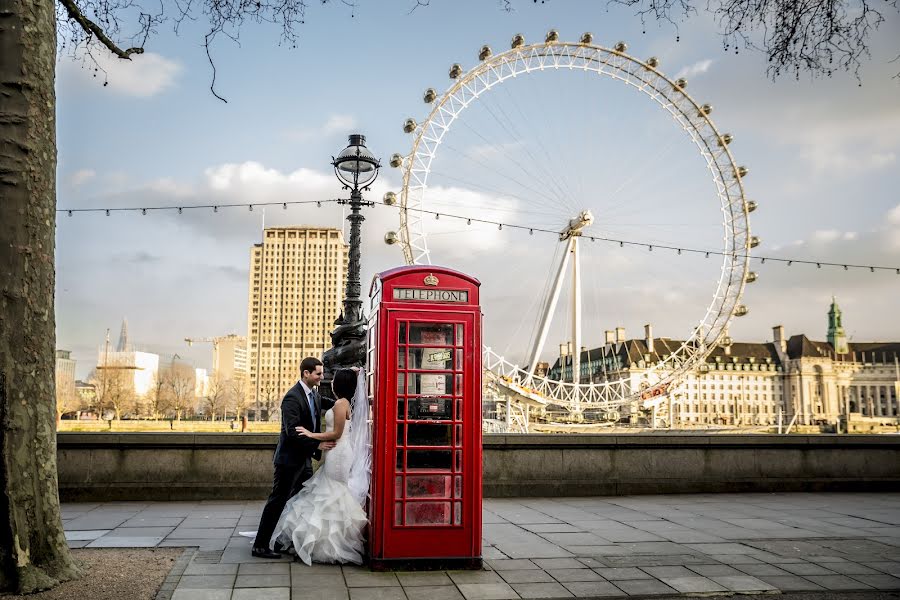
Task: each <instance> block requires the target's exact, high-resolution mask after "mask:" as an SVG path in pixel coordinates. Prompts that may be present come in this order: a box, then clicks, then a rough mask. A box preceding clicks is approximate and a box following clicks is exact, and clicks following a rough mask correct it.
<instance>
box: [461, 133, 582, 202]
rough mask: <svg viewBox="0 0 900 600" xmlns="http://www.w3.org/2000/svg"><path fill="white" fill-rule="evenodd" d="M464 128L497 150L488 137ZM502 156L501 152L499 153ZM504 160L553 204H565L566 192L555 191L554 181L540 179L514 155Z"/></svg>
mask: <svg viewBox="0 0 900 600" xmlns="http://www.w3.org/2000/svg"><path fill="white" fill-rule="evenodd" d="M463 126H464V127H466V128H467V129H468V130H469V131H470V132H471V133H473V134H474V135H475V136H477V137H478V138H479V139H480V140H482V141H483V142H485V143H486V144H487V146H488V147H490V148H494V149H496V145H493V144H492V143H491V142H490V140H488V138H487V137H485V136H484V134H483V133H481V132H480V131H478V130H477V129H475V128H474V127H472V126H471V125H469V124H468V123H465V122H463ZM498 154H500V152H498ZM504 158H505V159H507V160H508V161H509V162H510V163H511V164H512V165H514V166H515V167H517V168H518V170H519V171H520V172H521V173H522V175H524V176H525V177H526V178H527V179H529V180H530V181H531V187H532V188H539V189H541V190H543V191H542V192H539V193H540V195H542V196H544V197H545V198H547V199H548V200H550V201H553V202H565V201H566V200H565V192H564V191H563V190H561V189H554V188H553V182H552V181H546V180H544V179H541V178H540V177H538V175H537V174H536V173H535V172H534V171H533V170H531V169H529V168H528V167H526V166H525V165H524V164H522V162H521V161H520V160H518V159H517V158H516V157H515V155H514V154H513V153H507V154H505V155H504ZM472 160H475V161H476V162H479V165H480V166H481V167H482V168H484V169H489V168H490V167H489V165H487V164H485V163H484V162H483V161H477V159H475V158H474V157H472Z"/></svg>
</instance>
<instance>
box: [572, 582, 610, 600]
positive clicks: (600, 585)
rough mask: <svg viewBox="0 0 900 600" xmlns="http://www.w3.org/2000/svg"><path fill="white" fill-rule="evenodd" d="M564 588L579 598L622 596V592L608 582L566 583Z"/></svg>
mask: <svg viewBox="0 0 900 600" xmlns="http://www.w3.org/2000/svg"><path fill="white" fill-rule="evenodd" d="M563 587H565V588H566V589H567V590H569V591H570V592H571V593H572V595H573V596H576V597H578V598H599V597H603V596H621V595H622V590H621V589H619V588H617V587H616V586H615V585H613V584H611V583H610V582H608V581H579V582H573V583H564V584H563Z"/></svg>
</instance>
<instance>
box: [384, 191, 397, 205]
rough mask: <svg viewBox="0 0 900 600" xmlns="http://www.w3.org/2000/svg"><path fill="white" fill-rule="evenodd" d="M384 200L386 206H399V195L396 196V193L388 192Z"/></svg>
mask: <svg viewBox="0 0 900 600" xmlns="http://www.w3.org/2000/svg"><path fill="white" fill-rule="evenodd" d="M383 200H384V203H385V204H386V205H388V206H394V205H395V204H397V194H395V193H394V192H386V193H385V194H384V198H383Z"/></svg>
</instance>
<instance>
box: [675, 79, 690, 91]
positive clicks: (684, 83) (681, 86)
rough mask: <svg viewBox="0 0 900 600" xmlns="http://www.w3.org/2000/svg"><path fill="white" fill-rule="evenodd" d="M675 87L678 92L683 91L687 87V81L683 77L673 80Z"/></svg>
mask: <svg viewBox="0 0 900 600" xmlns="http://www.w3.org/2000/svg"><path fill="white" fill-rule="evenodd" d="M675 87H676V88H678V89H679V90H683V89H684V88H686V87H687V79H685V78H684V77H679V78H678V79H676V80H675Z"/></svg>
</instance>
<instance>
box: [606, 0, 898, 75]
mask: <svg viewBox="0 0 900 600" xmlns="http://www.w3.org/2000/svg"><path fill="white" fill-rule="evenodd" d="M610 2H615V3H617V4H622V5H624V6H629V7H636V8H637V14H638V15H639V16H640V18H641V22H642V23H644V22H645V19H646V18H647V17H653V18H654V19H656V20H657V21H665V22H668V23H671V24H672V25H673V26H675V27H676V31H677V26H678V25H677V24H678V22H680V21H683V20H685V19H686V18H688V17H689V16H691V15H692V14H694V13H696V12H697V10H696V8H695V6H694V2H693V0H610ZM705 8H706V11H707V12H709V13H711V14H712V15H713V16H714V17H715V18H716V20H717V21H718V24H719V27H720V33H721V35H722V45H723V48H724V49H725V50H726V51H729V50H734V52H738V51H739V48H740V47H741V46H743V47H745V48H749V49H752V50H756V51H759V52H762V53H763V54H765V55H766V58H767V60H768V68H767V71H768V74H769V76H770V77H772V78H773V79H775V78H777V77H779V76H781V75H784V74H793V75H795V76H796V77H799V76H800V73H801V72H809V73H810V74H812V75H813V76H822V75H825V76H829V77H830V76H831V75H832V74H833V73H834V72H835V71H837V70H843V71H848V72H850V73H853V74H854V75H856V77H857V79H859V69H860V67H861V66H862V61H863V60H864V59H866V58H868V57H869V39H870V37H871V35H872V34H873V33H874V31H875V30H876V29H878V27H879V26H880V25H881V24H882V23H884V21H885V17H884V14H883V10H884V9H885V8H893V9H895V10H896V9H898V2H897V0H708V1H707V4H706V7H705Z"/></svg>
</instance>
